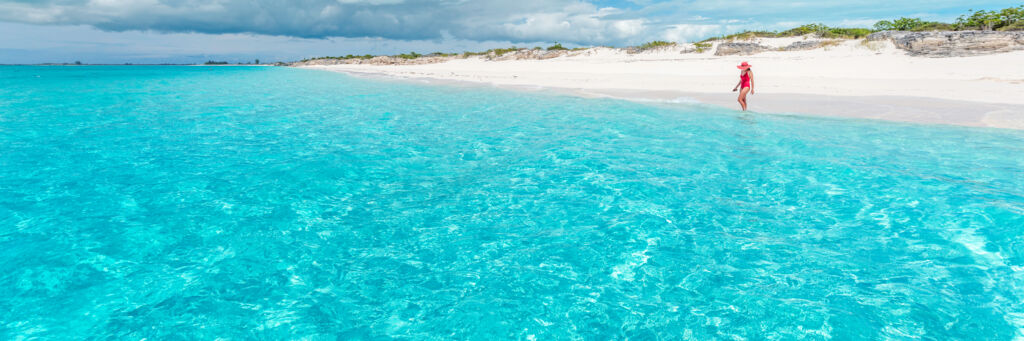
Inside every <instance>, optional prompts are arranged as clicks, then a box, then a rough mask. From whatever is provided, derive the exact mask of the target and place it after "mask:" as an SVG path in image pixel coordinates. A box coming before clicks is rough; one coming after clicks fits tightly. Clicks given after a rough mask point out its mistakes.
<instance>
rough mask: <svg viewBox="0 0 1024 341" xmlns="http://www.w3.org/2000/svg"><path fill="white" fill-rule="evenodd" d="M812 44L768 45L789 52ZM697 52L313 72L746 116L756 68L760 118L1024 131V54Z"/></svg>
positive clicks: (604, 53) (885, 44)
mask: <svg viewBox="0 0 1024 341" xmlns="http://www.w3.org/2000/svg"><path fill="white" fill-rule="evenodd" d="M801 39H807V38H801V37H796V38H761V39H757V41H756V42H757V43H759V44H762V45H765V46H771V47H782V46H787V45H789V44H791V43H793V42H794V41H798V40H801ZM690 48H692V45H690V44H684V45H678V46H674V47H667V48H662V49H659V50H655V51H646V52H641V53H628V52H627V51H626V50H624V49H612V48H593V49H588V50H584V51H578V52H574V53H572V54H570V55H569V56H563V57H558V58H553V59H545V60H536V59H528V60H487V59H485V58H481V57H470V58H464V59H453V60H450V61H447V62H443V63H434V64H419V65H375V64H343V65H321V66H303V67H306V68H314V69H323V70H330V71H338V72H346V73H353V74H370V75H377V76H387V77H398V78H404V79H430V80H446V81H465V82H477V83H486V84H491V85H496V86H506V87H517V88H525V89H556V90H562V91H570V92H572V93H575V94H579V95H583V96H609V97H616V98H625V99H634V100H660V101H682V102H686V101H700V102H704V103H708V104H714V105H722V106H726V107H729V108H737V109H738V108H739V105H738V104H737V103H736V102H735V98H736V93H734V92H731V90H732V88H733V86H735V85H736V82H737V81H738V75H739V72H738V70H737V69H736V67H735V65H736V64H739V63H740V62H742V61H749V62H750V63H751V64H753V69H752V70H753V71H754V74H755V94H753V95H752V96H751V97H750V98H749V102H750V106H751V107H750V108H751V110H752V111H754V112H760V113H793V114H808V115H827V116H842V117H857V118H870V119H883V120H891V121H901V122H917V123H926V124H953V125H963V126H976V127H995V128H1012V129H1024V51H1015V52H1005V53H996V54H989V55H981V56H970V57H944V58H934V57H921V56H910V55H908V54H907V53H906V51H904V50H901V49H898V48H896V47H895V46H894V45H893V43H892V42H890V41H865V40H845V41H837V44H836V45H832V46H826V47H821V48H817V49H813V50H803V51H768V52H762V53H757V54H754V55H745V56H740V55H731V56H715V55H714V52H715V48H709V49H707V50H706V51H704V52H701V53H696V52H684V50H686V49H690Z"/></svg>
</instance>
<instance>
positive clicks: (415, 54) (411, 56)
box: [395, 52, 423, 59]
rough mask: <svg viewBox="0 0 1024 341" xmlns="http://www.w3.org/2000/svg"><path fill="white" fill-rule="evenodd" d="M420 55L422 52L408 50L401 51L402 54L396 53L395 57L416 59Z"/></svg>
mask: <svg viewBox="0 0 1024 341" xmlns="http://www.w3.org/2000/svg"><path fill="white" fill-rule="evenodd" d="M422 56H423V55H422V54H419V53H416V52H409V53H403V54H400V55H397V56H395V57H398V58H402V59H416V58H419V57H422Z"/></svg>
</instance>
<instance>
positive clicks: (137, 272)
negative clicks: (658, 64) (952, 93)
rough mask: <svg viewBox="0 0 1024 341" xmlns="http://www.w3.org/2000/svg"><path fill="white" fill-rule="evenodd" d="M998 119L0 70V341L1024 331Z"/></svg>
mask: <svg viewBox="0 0 1024 341" xmlns="http://www.w3.org/2000/svg"><path fill="white" fill-rule="evenodd" d="M1022 301H1024V132H1021V131H1012V130H989V129H971V128H958V127H943V126H920V125H909V124H897V123H886V122H871V121H857V120H839V119H822V118H806V117H787V116H773V115H759V114H740V113H737V112H734V111H730V110H725V109H720V108H713V107H701V106H691V105H678V104H638V103H631V102H625V101H617V100H604V99H581V98H573V97H566V96H556V95H548V94H543V93H528V92H511V91H503V90H497V89H473V88H464V87H454V86H428V85H415V84H405V83H398V82H387V81H373V80H363V79H357V78H352V77H349V76H345V75H341V74H335V73H329V72H320V71H312V70H299V69H289V68H261V67H253V68H246V67H219V68H215V67H0V339H19V338H33V337H41V338H48V339H114V340H121V339H142V338H147V339H150V340H163V339H177V338H183V339H206V340H212V339H215V338H225V339H238V340H243V339H292V338H295V339H300V338H306V339H314V340H320V339H344V340H360V339H363V340H370V339H390V338H400V339H415V340H420V339H435V340H439V339H472V340H499V339H526V340H532V339H537V340H552V339H586V340H605V339H626V338H628V339H631V340H634V339H635V340H656V339H663V340H675V339H693V340H708V339H712V338H718V339H742V338H749V339H765V338H767V339H794V338H803V339H828V338H834V339H876V338H893V339H909V338H914V337H922V338H925V339H935V340H943V339H973V340H980V339H986V340H997V339H1002V340H1008V339H1013V338H1015V337H1016V338H1022V337H1024V303H1022Z"/></svg>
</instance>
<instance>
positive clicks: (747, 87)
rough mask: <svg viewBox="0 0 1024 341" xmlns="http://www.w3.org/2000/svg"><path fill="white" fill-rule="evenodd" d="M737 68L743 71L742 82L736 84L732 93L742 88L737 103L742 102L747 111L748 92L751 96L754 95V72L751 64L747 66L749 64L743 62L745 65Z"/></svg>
mask: <svg viewBox="0 0 1024 341" xmlns="http://www.w3.org/2000/svg"><path fill="white" fill-rule="evenodd" d="M736 68H738V69H740V70H741V71H740V82H739V83H737V84H736V87H734V88H732V91H736V89H739V88H740V87H742V89H740V97H739V98H737V99H736V101H738V102H740V106H742V107H743V111H747V92H749V93H750V94H751V95H753V94H754V72H753V71H750V64H747V62H743V64H740V65H738V66H736Z"/></svg>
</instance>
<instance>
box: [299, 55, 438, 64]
mask: <svg viewBox="0 0 1024 341" xmlns="http://www.w3.org/2000/svg"><path fill="white" fill-rule="evenodd" d="M455 58H457V57H455V56H423V57H419V58H400V57H392V56H376V57H373V58H358V57H357V58H347V59H345V58H317V59H310V60H304V61H301V62H294V63H291V66H313V65H342V64H374V65H419V64H433V63H441V62H446V61H449V60H452V59H455Z"/></svg>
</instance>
